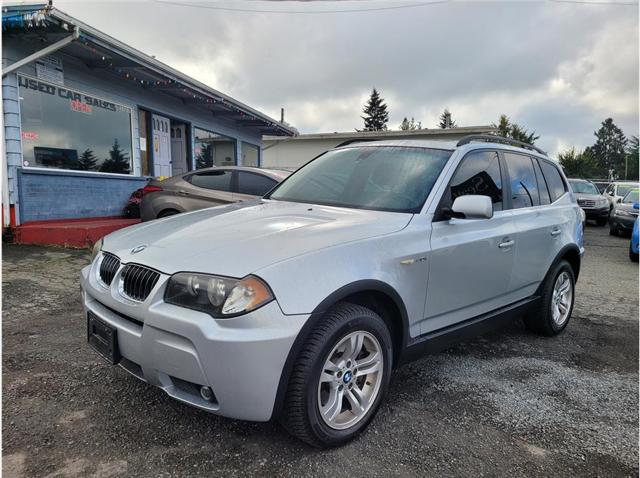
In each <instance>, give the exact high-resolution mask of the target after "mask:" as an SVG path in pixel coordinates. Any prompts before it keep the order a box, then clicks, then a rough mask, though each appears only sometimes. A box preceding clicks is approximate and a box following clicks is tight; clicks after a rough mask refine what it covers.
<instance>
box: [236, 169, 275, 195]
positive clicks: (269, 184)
mask: <svg viewBox="0 0 640 478" xmlns="http://www.w3.org/2000/svg"><path fill="white" fill-rule="evenodd" d="M236 181H237V183H236V184H237V187H236V190H235V191H234V193H233V199H234V200H235V201H244V200H247V199H254V198H257V197H262V196H264V195H265V194H266V193H267V192H269V191H271V189H273V188H274V187H275V186H276V184H278V183H277V182H276V180H275V179H272V178H270V177H269V176H266V175H264V174H260V173H253V172H249V171H236Z"/></svg>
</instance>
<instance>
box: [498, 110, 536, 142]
mask: <svg viewBox="0 0 640 478" xmlns="http://www.w3.org/2000/svg"><path fill="white" fill-rule="evenodd" d="M493 127H494V128H497V129H498V131H497V132H496V134H497V135H498V136H502V137H504V138H511V139H515V140H516V141H521V142H523V143H527V144H535V142H536V140H537V139H539V138H540V136H538V135H536V132H535V131H534V132H532V133H529V132H528V131H527V130H526V129H524V128H523V127H522V126H520V125H519V124H517V123H512V122H511V120H510V119H509V117H508V116H507V115H500V119H499V121H498V124H495V123H494V124H493Z"/></svg>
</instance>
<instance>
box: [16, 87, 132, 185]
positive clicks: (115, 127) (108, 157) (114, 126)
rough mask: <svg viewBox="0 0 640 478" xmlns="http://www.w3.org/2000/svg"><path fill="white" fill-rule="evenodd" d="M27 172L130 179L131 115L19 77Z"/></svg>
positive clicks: (120, 108)
mask: <svg viewBox="0 0 640 478" xmlns="http://www.w3.org/2000/svg"><path fill="white" fill-rule="evenodd" d="M18 83H19V87H20V118H21V127H22V156H23V161H24V163H23V164H24V165H25V166H37V167H41V168H56V169H74V170H78V171H101V172H105V173H119V174H130V173H131V172H132V169H133V168H132V166H131V110H130V109H129V108H126V107H124V106H120V105H117V104H115V103H112V102H109V101H105V100H102V99H99V98H95V97H93V96H89V95H86V94H84V93H80V92H77V91H75V90H71V89H69V88H66V87H64V86H60V85H53V84H49V83H46V82H43V81H40V80H36V79H34V78H29V77H26V76H19V77H18Z"/></svg>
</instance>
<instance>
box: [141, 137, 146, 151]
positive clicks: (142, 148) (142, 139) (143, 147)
mask: <svg viewBox="0 0 640 478" xmlns="http://www.w3.org/2000/svg"><path fill="white" fill-rule="evenodd" d="M146 150H147V138H140V151H146Z"/></svg>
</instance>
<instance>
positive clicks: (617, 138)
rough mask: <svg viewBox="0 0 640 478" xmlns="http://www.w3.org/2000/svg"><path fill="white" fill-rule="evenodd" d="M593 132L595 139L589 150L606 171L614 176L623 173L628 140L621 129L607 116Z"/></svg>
mask: <svg viewBox="0 0 640 478" xmlns="http://www.w3.org/2000/svg"><path fill="white" fill-rule="evenodd" d="M593 134H594V136H595V137H596V138H597V139H596V142H595V144H594V145H593V146H592V147H591V151H592V152H593V155H594V156H595V158H596V161H598V164H599V165H600V167H601V168H602V169H603V170H604V171H606V172H607V173H609V172H610V171H611V172H612V173H613V174H614V175H615V176H618V177H620V176H621V175H623V174H624V160H625V157H626V154H627V151H626V149H627V143H628V140H627V138H626V136H625V135H624V133H623V132H622V130H621V129H620V128H618V127H617V126H616V124H615V123H614V122H613V119H611V118H607V119H606V120H604V121H603V122H602V126H600V129H599V130H598V131H595V132H594V133H593Z"/></svg>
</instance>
